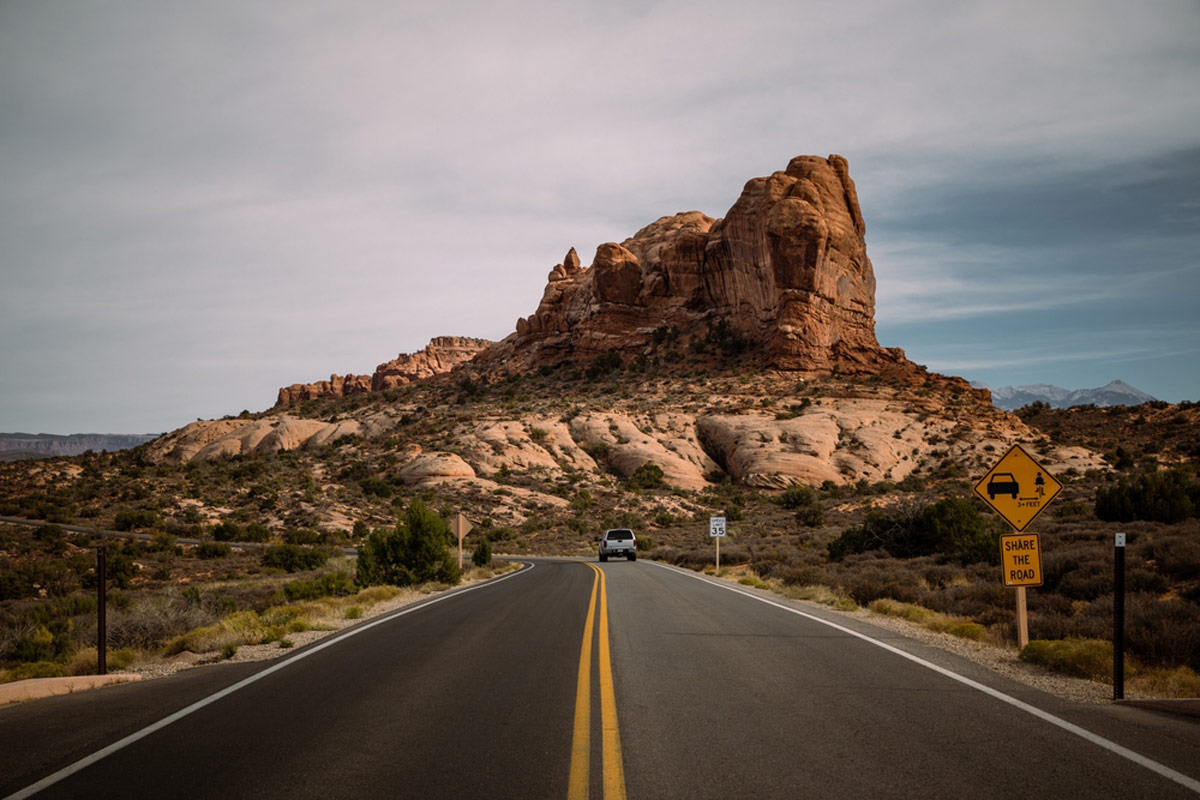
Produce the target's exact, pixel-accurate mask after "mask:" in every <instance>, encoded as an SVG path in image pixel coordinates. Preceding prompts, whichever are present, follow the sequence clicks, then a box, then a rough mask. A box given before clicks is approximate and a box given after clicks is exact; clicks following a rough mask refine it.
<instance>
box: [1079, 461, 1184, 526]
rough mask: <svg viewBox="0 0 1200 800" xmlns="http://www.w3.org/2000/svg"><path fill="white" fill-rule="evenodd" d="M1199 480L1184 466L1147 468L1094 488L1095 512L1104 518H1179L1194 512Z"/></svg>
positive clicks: (1177, 520) (1120, 520)
mask: <svg viewBox="0 0 1200 800" xmlns="http://www.w3.org/2000/svg"><path fill="white" fill-rule="evenodd" d="M1198 500H1200V482H1197V481H1196V480H1194V479H1193V478H1192V476H1191V474H1190V473H1189V472H1188V471H1187V470H1184V469H1171V470H1162V471H1158V472H1147V473H1145V474H1142V475H1139V476H1138V477H1136V478H1133V479H1131V480H1126V479H1124V478H1123V479H1121V481H1120V482H1119V483H1118V484H1117V485H1116V486H1113V487H1111V488H1103V487H1101V488H1100V489H1097V490H1096V516H1097V517H1099V518H1100V519H1102V520H1104V521H1105V522H1132V521H1133V520H1139V519H1141V520H1149V521H1152V522H1166V523H1175V522H1182V521H1183V520H1185V519H1187V518H1188V517H1191V516H1194V515H1195V514H1196V503H1197V501H1198Z"/></svg>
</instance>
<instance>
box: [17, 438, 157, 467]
mask: <svg viewBox="0 0 1200 800" xmlns="http://www.w3.org/2000/svg"><path fill="white" fill-rule="evenodd" d="M158 436H159V434H157V433H72V434H69V435H66V436H60V435H58V434H53V433H0V461H16V460H18V459H22V458H51V457H53V456H77V455H79V454H80V453H85V452H87V451H88V450H91V451H93V452H96V453H99V452H100V451H101V450H108V451H110V452H111V451H115V450H127V449H129V448H130V447H137V446H138V445H139V444H143V443H145V442H148V441H150V440H151V439H154V438H157V437H158Z"/></svg>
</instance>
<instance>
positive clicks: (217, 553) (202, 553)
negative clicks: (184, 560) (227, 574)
mask: <svg viewBox="0 0 1200 800" xmlns="http://www.w3.org/2000/svg"><path fill="white" fill-rule="evenodd" d="M232 552H233V548H232V547H230V546H229V544H228V543H226V542H201V543H200V544H198V545H196V558H205V559H208V558H224V557H225V556H227V555H229V554H230V553H232Z"/></svg>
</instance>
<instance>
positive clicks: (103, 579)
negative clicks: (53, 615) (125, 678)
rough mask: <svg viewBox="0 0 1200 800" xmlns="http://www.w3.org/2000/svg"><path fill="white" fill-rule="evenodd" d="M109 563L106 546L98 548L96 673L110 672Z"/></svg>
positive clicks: (105, 673) (104, 673)
mask: <svg viewBox="0 0 1200 800" xmlns="http://www.w3.org/2000/svg"><path fill="white" fill-rule="evenodd" d="M107 606H108V563H107V555H106V554H105V552H104V547H103V546H101V547H97V548H96V674H97V675H107V674H108V620H107V619H105V617H106V613H105V612H106V610H107Z"/></svg>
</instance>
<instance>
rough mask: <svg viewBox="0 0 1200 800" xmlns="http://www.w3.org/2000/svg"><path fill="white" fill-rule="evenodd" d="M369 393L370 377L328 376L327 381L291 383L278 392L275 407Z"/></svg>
mask: <svg viewBox="0 0 1200 800" xmlns="http://www.w3.org/2000/svg"><path fill="white" fill-rule="evenodd" d="M369 391H371V376H370V375H330V376H329V380H327V381H317V382H316V383H293V384H292V385H291V386H284V387H283V388H282V389H280V390H279V397H278V399H276V401H275V405H277V406H286V405H290V404H292V403H300V402H303V401H304V400H316V399H318V398H321V397H345V396H346V395H351V394H362V393H363V392H369Z"/></svg>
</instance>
